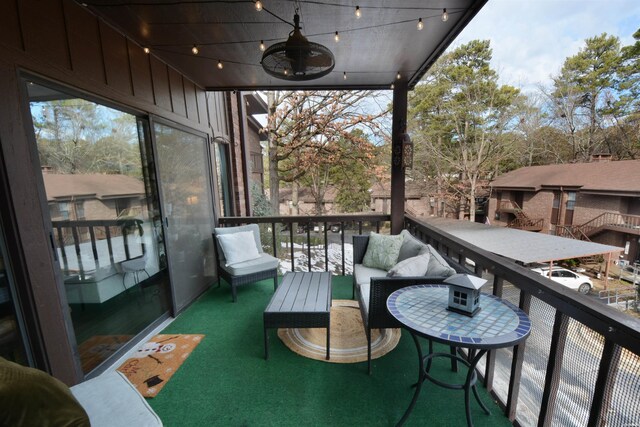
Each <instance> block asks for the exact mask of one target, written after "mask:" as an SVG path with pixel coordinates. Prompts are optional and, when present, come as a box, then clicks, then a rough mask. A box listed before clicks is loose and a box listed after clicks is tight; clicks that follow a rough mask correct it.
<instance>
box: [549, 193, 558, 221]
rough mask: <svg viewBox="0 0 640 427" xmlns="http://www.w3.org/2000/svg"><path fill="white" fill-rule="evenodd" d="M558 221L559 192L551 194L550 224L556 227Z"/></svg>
mask: <svg viewBox="0 0 640 427" xmlns="http://www.w3.org/2000/svg"><path fill="white" fill-rule="evenodd" d="M559 220H560V192H559V191H554V192H553V207H552V208H551V224H553V225H558V222H559Z"/></svg>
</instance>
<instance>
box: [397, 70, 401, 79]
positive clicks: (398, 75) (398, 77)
mask: <svg viewBox="0 0 640 427" xmlns="http://www.w3.org/2000/svg"><path fill="white" fill-rule="evenodd" d="M401 77H402V76H401V75H400V71H398V74H396V80H400V78H401Z"/></svg>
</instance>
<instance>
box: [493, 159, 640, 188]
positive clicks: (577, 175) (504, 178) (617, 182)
mask: <svg viewBox="0 0 640 427" xmlns="http://www.w3.org/2000/svg"><path fill="white" fill-rule="evenodd" d="M639 183H640V160H620V161H616V162H595V163H573V164H563V165H545V166H529V167H524V168H520V169H516V170H514V171H511V172H508V173H506V174H504V175H501V176H499V177H498V178H496V179H495V180H493V181H492V182H491V186H492V187H493V188H494V189H503V188H504V189H521V190H530V191H539V190H541V189H544V188H550V189H556V188H560V187H563V188H565V187H568V188H574V189H576V190H579V191H580V192H583V193H587V192H589V193H613V194H627V195H628V194H629V193H632V194H633V195H640V184H639Z"/></svg>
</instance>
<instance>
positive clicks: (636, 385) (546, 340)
mask: <svg viewBox="0 0 640 427" xmlns="http://www.w3.org/2000/svg"><path fill="white" fill-rule="evenodd" d="M405 227H406V228H408V229H409V230H410V231H411V232H412V233H413V234H414V235H416V236H418V237H419V238H421V239H422V240H423V241H425V242H427V243H430V244H432V245H433V246H435V247H437V248H438V249H439V250H440V251H442V252H443V253H446V254H448V255H449V256H450V257H453V258H454V259H457V260H458V261H459V262H460V263H462V264H467V265H471V266H472V267H473V268H474V270H475V272H476V274H478V275H482V276H483V277H485V278H488V279H490V282H489V283H490V284H491V285H490V286H491V287H490V289H485V290H484V291H485V292H491V293H493V294H494V295H497V296H500V297H502V298H505V299H508V300H511V301H512V302H513V303H515V304H517V305H519V307H520V308H522V309H523V310H525V311H526V312H527V313H528V314H529V316H530V317H531V319H532V324H533V331H532V334H531V336H530V337H529V339H528V340H527V342H526V343H525V344H522V345H520V346H516V347H514V348H513V349H512V350H508V351H505V350H497V351H492V352H490V353H489V354H488V357H486V360H485V363H484V364H483V367H482V368H481V369H480V371H481V372H480V373H481V375H482V377H483V380H484V384H485V386H486V387H487V389H489V390H490V391H491V393H492V394H493V395H494V396H495V398H496V399H497V400H498V402H499V404H500V405H502V407H503V408H504V410H505V414H506V415H507V416H508V418H509V419H510V420H511V421H513V422H514V424H516V425H536V424H537V425H539V426H547V425H562V426H570V425H575V426H585V425H589V426H604V425H607V426H625V425H626V426H630V425H640V401H639V400H638V398H637V396H638V392H637V391H638V390H639V389H640V357H639V355H640V321H638V320H637V319H634V318H632V317H630V316H628V315H625V314H623V313H620V312H618V311H616V310H613V309H611V308H609V307H607V306H606V305H605V304H603V303H601V302H598V301H595V300H594V299H592V298H590V297H589V296H586V295H581V294H579V293H577V292H575V291H572V290H569V289H567V288H564V287H562V286H561V285H559V284H556V283H554V282H552V281H551V280H549V279H547V278H544V277H542V276H540V275H538V274H535V273H533V272H531V271H529V270H528V269H526V268H524V267H522V266H520V265H517V264H516V263H515V262H512V261H509V260H507V259H505V258H503V257H500V256H497V255H494V254H492V253H489V252H487V251H484V250H482V249H480V248H478V247H476V246H473V245H470V244H469V243H467V242H465V241H463V240H460V239H458V238H456V237H454V236H452V235H450V234H448V233H445V232H443V231H441V230H439V229H438V228H437V227H435V226H433V225H430V224H428V223H426V222H421V221H419V220H417V219H416V218H411V217H405ZM487 286H489V285H487Z"/></svg>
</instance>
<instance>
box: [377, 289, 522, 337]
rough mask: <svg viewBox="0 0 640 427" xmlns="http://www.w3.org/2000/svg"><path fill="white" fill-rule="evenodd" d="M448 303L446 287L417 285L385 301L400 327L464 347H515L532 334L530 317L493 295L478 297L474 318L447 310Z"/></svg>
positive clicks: (401, 290) (394, 294) (399, 291)
mask: <svg viewBox="0 0 640 427" xmlns="http://www.w3.org/2000/svg"><path fill="white" fill-rule="evenodd" d="M448 302H449V287H448V286H446V285H417V286H409V287H406V288H402V289H399V290H397V291H395V292H394V293H392V294H391V295H390V296H389V298H388V299H387V308H388V309H389V312H390V313H391V314H392V315H393V316H394V317H395V318H396V319H398V320H399V321H400V322H401V323H402V324H404V325H405V326H407V327H408V328H409V329H412V330H414V331H415V332H417V333H418V334H420V335H425V336H427V337H430V338H434V339H436V340H440V341H446V343H450V342H451V343H461V344H466V346H467V347H474V348H494V347H505V346H508V345H515V344H516V343H518V342H520V341H522V340H524V339H525V338H526V337H527V336H528V335H529V333H530V332H531V321H530V320H529V316H527V314H526V313H525V312H524V311H522V310H520V309H519V308H518V307H516V306H515V305H513V304H511V303H510V302H509V301H505V300H503V299H501V298H498V297H496V296H494V295H489V294H484V293H481V294H480V307H481V310H480V312H479V313H478V314H476V315H475V316H474V317H468V316H465V315H463V314H458V313H455V312H452V311H449V310H447V305H448Z"/></svg>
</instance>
